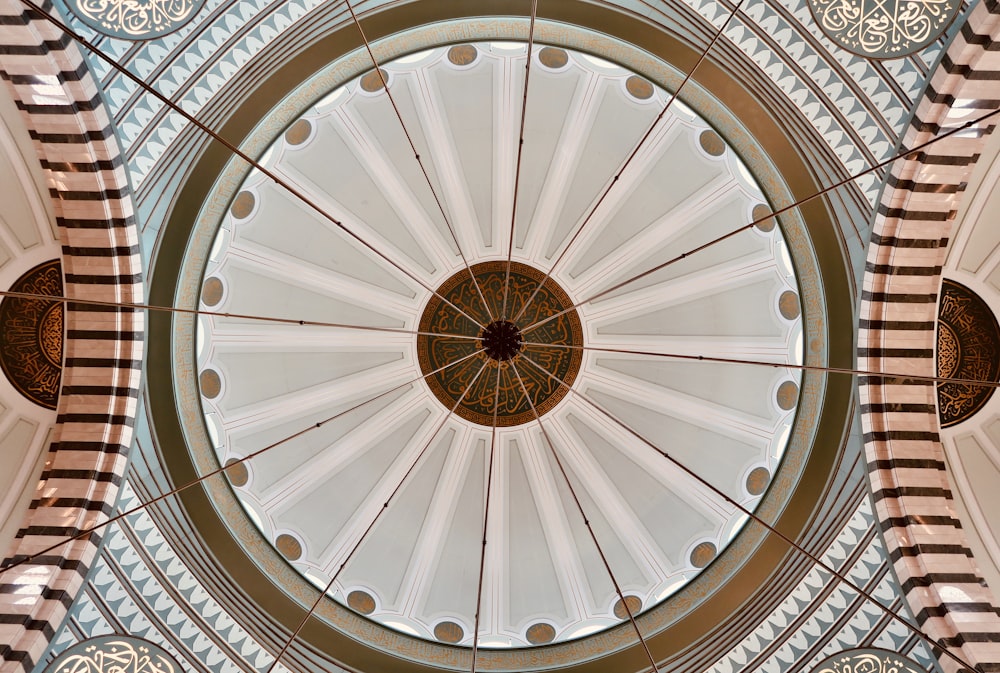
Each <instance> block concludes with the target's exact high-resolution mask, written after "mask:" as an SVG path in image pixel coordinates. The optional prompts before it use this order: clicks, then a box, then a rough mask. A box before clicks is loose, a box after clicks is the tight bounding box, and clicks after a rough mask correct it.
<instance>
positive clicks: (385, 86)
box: [344, 0, 494, 322]
mask: <svg viewBox="0 0 1000 673" xmlns="http://www.w3.org/2000/svg"><path fill="white" fill-rule="evenodd" d="M344 3H345V4H346V5H347V11H349V12H350V13H351V18H352V19H353V20H354V25H355V26H357V27H358V33H360V34H361V40H362V42H364V43H365V50H366V51H367V52H368V57H369V58H370V59H371V61H372V65H374V66H375V73H376V74H377V75H378V78H379V81H380V82H382V90H383V91H385V95H386V96H387V97H388V98H389V103H391V104H392V110H393V112H395V113H396V119H398V120H399V125H400V126H401V127H402V129H403V135H405V136H406V141H407V142H408V143H409V144H410V150H412V151H413V157H414V158H415V159H416V160H417V164H418V165H419V166H420V172H421V173H423V174H424V180H426V181H427V186H428V187H429V188H430V190H431V196H433V197H434V202H435V203H436V204H437V207H438V210H440V211H441V217H442V218H444V223H445V225H446V226H447V227H448V232H449V233H450V234H451V238H452V240H453V241H455V247H456V248H458V254H459V255H460V256H461V257H462V263H463V264H464V265H465V270H466V271H468V272H469V278H471V279H472V284H473V285H474V286H475V287H476V292H477V293H479V299H480V300H481V301H482V302H483V307H484V308H485V309H486V315H488V316H489V317H490V322H492V321H493V320H494V318H493V311H491V310H490V305H489V304H488V303H487V302H486V297H485V296H483V290H482V288H480V287H479V281H478V280H476V276H475V274H473V273H472V267H471V266H469V260H468V259H466V257H465V253H464V252H462V244H461V243H459V242H458V234H456V233H455V229H454V227H452V226H451V220H449V219H448V214H447V213H446V212H445V210H444V204H443V203H442V202H441V199H440V197H438V194H437V190H435V189H434V185H433V184H432V183H431V176H430V174H429V173H428V172H427V168H426V167H425V166H424V162H423V160H422V159H421V158H420V152H418V151H417V146H416V145H415V144H414V142H413V138H412V137H411V136H410V131H409V130H408V129H407V128H406V124H405V123H403V115H402V114H400V112H399V107H398V106H397V105H396V99H395V98H393V96H392V92H391V91H389V83H388V82H386V81H385V75H383V74H382V68H381V66H379V63H378V61H377V60H376V59H375V53H374V52H372V47H371V44H369V42H368V36H367V35H365V29H364V28H362V27H361V22H360V21H358V17H357V15H356V14H355V13H354V7H352V6H351V0H344Z"/></svg>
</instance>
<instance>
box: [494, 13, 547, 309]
mask: <svg viewBox="0 0 1000 673" xmlns="http://www.w3.org/2000/svg"><path fill="white" fill-rule="evenodd" d="M537 15H538V0H531V19H530V22H529V24H528V57H527V58H526V59H525V61H524V92H523V93H522V95H521V122H520V123H521V130H520V131H519V132H518V140H517V163H516V165H515V168H514V199H513V203H512V205H511V208H510V241H509V242H508V244H507V275H506V276H505V278H504V282H503V308H502V309H501V311H500V318H501V319H502V320H506V319H507V299H508V297H509V296H510V265H511V259H512V258H513V256H514V223H515V222H516V221H517V195H518V191H519V190H518V186H519V185H520V184H521V157H522V156H523V153H524V121H525V116H526V115H527V112H528V82H529V81H530V78H531V53H532V49H533V47H534V45H535V17H536V16H537Z"/></svg>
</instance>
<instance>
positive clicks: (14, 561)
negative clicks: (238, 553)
mask: <svg viewBox="0 0 1000 673" xmlns="http://www.w3.org/2000/svg"><path fill="white" fill-rule="evenodd" d="M479 353H480V351H479V350H476V351H473V352H472V353H469V354H468V355H466V356H464V357H462V358H460V359H458V360H455V361H454V362H449V363H448V364H446V365H442V366H441V367H438V368H437V369H435V370H434V371H431V372H427V373H426V374H421V375H420V376H417V377H415V378H413V379H409V380H407V381H404V382H403V383H400V384H399V385H397V386H393V387H392V388H389V389H388V390H386V391H384V392H381V393H379V394H378V395H376V396H375V397H372V398H369V399H367V400H365V401H364V402H359V403H358V404H356V405H354V406H352V407H350V408H349V409H345V410H344V411H341V412H338V413H336V414H334V415H332V416H329V417H327V418H325V419H323V420H321V421H317V422H316V423H312V424H310V425H309V426H308V427H305V428H303V429H302V430H299V431H298V432H295V433H292V434H291V435H288V436H287V437H284V438H283V439H279V440H278V441H276V442H273V443H271V444H268V445H267V446H265V447H263V448H260V449H257V450H256V451H253V452H251V453H248V454H247V455H245V456H243V457H242V458H237V459H234V460H233V461H232V462H231V463H229V464H228V465H223V466H221V467H218V468H216V469H214V470H211V471H209V472H206V473H205V474H203V475H201V476H199V477H197V478H195V479H192V480H190V481H188V482H186V483H184V484H181V485H180V486H178V487H176V488H173V489H171V490H169V491H167V492H166V493H162V494H160V495H158V496H156V497H155V498H153V499H152V500H148V501H146V502H144V503H142V504H140V505H136V506H135V507H131V508H129V509H127V510H125V511H124V512H121V513H119V514H116V515H115V516H112V517H109V518H108V519H106V520H104V521H102V522H101V523H99V524H96V525H94V526H91V527H89V528H86V529H84V530H81V531H78V532H77V533H75V534H74V535H72V536H71V537H67V538H66V539H64V540H60V541H59V542H55V543H53V544H50V545H49V546H48V547H45V548H44V549H41V550H39V551H37V552H34V553H33V554H28V555H26V556H23V557H19V556H13V557H11V558H10V561H11V563H10V564H9V565H6V566H0V576H2V575H3V574H4V573H6V572H7V571H9V570H13V569H14V568H17V567H18V566H21V565H24V564H26V563H30V562H31V561H33V560H34V559H36V558H39V557H40V556H44V555H45V554H48V553H49V552H50V551H53V550H55V549H58V548H59V547H61V546H63V545H65V544H69V543H70V542H73V541H75V540H79V539H81V538H84V537H87V536H88V535H90V534H91V533H94V532H96V531H98V530H101V529H102V528H104V527H106V526H110V525H111V524H113V523H115V522H117V521H121V520H122V519H124V518H126V517H128V516H131V515H133V514H136V513H137V512H141V511H142V510H144V509H146V508H147V507H149V506H151V505H155V504H156V503H158V502H161V501H163V500H166V499H167V498H169V497H170V496H173V495H177V494H178V493H180V492H182V491H185V490H187V489H189V488H191V487H192V486H196V485H198V484H200V483H202V482H203V481H206V480H207V479H210V478H212V477H214V476H216V475H219V474H222V473H223V472H225V471H226V470H229V469H231V468H232V467H234V466H236V465H239V464H242V463H245V462H247V461H249V460H252V459H253V458H256V457H257V456H260V455H261V454H263V453H266V452H268V451H270V450H272V449H274V448H276V447H278V446H281V445H282V444H285V443H287V442H290V441H291V440H293V439H296V438H298V437H301V436H302V435H304V434H306V433H307V432H310V431H312V430H315V429H317V428H321V427H323V426H324V425H326V424H327V423H330V422H332V421H335V420H337V419H338V418H340V417H342V416H344V415H346V414H349V413H351V412H352V411H357V410H358V409H360V408H361V407H363V406H365V405H366V404H370V403H372V402H374V401H376V400H379V399H381V398H383V397H385V396H386V395H390V394H392V393H394V392H396V391H398V390H402V389H403V388H406V387H407V386H410V385H413V384H414V383H416V382H417V381H419V380H421V379H423V378H426V377H428V376H434V375H435V374H439V373H441V372H443V371H445V370H446V369H448V368H449V367H454V366H455V365H457V364H460V363H462V362H465V361H466V360H468V359H470V358H473V357H475V356H476V355H479ZM5 560H6V559H5Z"/></svg>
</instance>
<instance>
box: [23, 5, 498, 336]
mask: <svg viewBox="0 0 1000 673" xmlns="http://www.w3.org/2000/svg"><path fill="white" fill-rule="evenodd" d="M21 2H22V3H23V4H24V5H25V6H26V7H28V9H29V10H32V11H34V12H36V13H37V14H38V15H39V16H41V17H42V18H44V19H45V20H46V21H48V22H49V23H51V24H52V25H53V26H56V27H57V28H59V29H60V30H61V31H63V32H64V33H65V34H66V35H68V36H69V37H71V38H72V39H73V40H75V41H76V42H79V43H80V44H81V45H83V46H84V47H86V48H87V50H88V51H90V52H91V53H93V54H94V56H96V57H97V58H99V59H100V60H102V61H104V62H105V63H107V64H108V65H110V66H111V67H112V68H113V69H114V70H116V71H117V72H119V73H120V74H121V75H122V76H124V77H125V78H127V79H128V80H130V81H132V82H133V83H134V84H136V85H137V86H139V87H140V88H141V89H142V90H143V91H145V92H146V93H148V94H149V95H151V96H153V97H154V98H156V99H157V100H158V101H160V102H161V103H163V104H164V105H166V106H167V107H169V108H170V109H171V110H173V111H174V112H176V113H177V114H179V115H180V116H182V117H184V119H186V120H187V121H189V122H190V123H191V124H193V125H194V126H195V127H196V128H197V129H199V130H200V131H202V132H203V133H205V134H207V135H208V136H209V137H210V138H212V139H213V140H215V141H216V142H218V143H219V144H221V145H222V146H223V147H225V148H226V149H228V150H229V151H230V152H232V153H233V154H234V155H235V156H238V157H239V158H240V159H242V160H243V161H245V162H247V163H248V164H249V165H250V166H252V167H253V168H256V169H257V170H258V171H260V172H261V173H263V174H264V175H266V176H267V177H269V178H270V179H271V180H273V181H274V182H275V184H277V185H280V186H281V187H283V188H284V189H285V190H286V191H288V193H289V194H291V195H292V196H294V197H295V198H296V199H298V200H299V201H301V202H302V203H304V204H305V205H306V206H308V207H309V208H310V209H311V210H313V211H314V212H315V213H317V214H318V215H319V216H320V217H322V218H323V219H325V220H327V221H328V222H330V223H331V224H333V225H334V226H336V227H337V228H339V229H340V230H341V231H343V232H344V233H345V234H347V235H348V236H350V237H351V238H353V239H354V240H355V241H357V242H358V243H359V244H360V245H362V246H364V247H365V248H367V249H368V250H371V251H372V252H373V253H375V254H376V255H378V256H379V257H380V258H381V259H383V260H384V261H385V262H387V263H388V264H389V265H391V266H392V267H393V268H395V269H396V270H397V271H399V272H400V273H402V274H403V275H405V276H406V277H407V278H409V279H410V280H412V281H413V282H415V283H417V284H418V285H419V286H420V287H422V288H424V289H425V290H427V291H428V292H430V293H432V294H434V295H435V296H436V297H438V298H439V299H441V300H442V301H443V302H445V303H446V304H448V305H449V306H451V307H452V308H454V309H455V310H456V311H458V312H459V313H460V314H462V315H463V316H465V317H466V318H468V319H469V320H471V321H472V322H474V323H475V324H476V325H478V326H479V327H485V325H483V324H482V323H481V322H479V321H478V320H476V319H475V318H473V317H472V316H471V315H469V314H468V313H466V312H465V311H463V310H462V309H460V308H459V307H458V306H455V305H454V304H453V303H451V302H450V301H449V300H448V299H447V298H445V297H442V296H441V295H440V294H438V292H437V290H435V289H434V288H432V287H431V286H429V285H427V284H426V283H424V281H422V280H421V279H420V278H418V277H417V276H416V274H414V273H411V272H410V271H407V270H406V268H404V267H403V266H402V265H401V264H399V263H398V262H395V261H393V260H392V259H390V258H389V256H388V255H386V254H385V253H383V252H382V251H380V250H379V249H378V248H376V247H375V246H374V245H372V244H371V243H369V242H368V241H366V240H365V239H364V238H362V237H361V235H360V234H358V233H356V232H354V231H353V230H352V229H350V228H349V227H348V226H347V225H345V224H344V223H343V222H341V221H340V220H338V219H337V218H336V217H334V216H333V215H331V214H329V213H327V212H326V211H325V210H323V209H322V208H320V207H319V205H317V204H316V202H314V201H313V200H312V199H310V198H309V197H308V196H307V195H306V194H305V193H304V192H302V191H300V190H299V189H298V188H297V187H295V186H294V185H292V184H291V183H289V182H286V181H285V180H283V179H282V178H281V177H279V176H278V175H277V174H276V173H274V172H273V171H271V170H270V169H269V168H266V167H265V166H263V165H261V164H260V163H259V162H257V161H256V160H255V159H252V158H250V156H249V155H248V154H246V153H245V152H243V151H242V150H241V149H239V148H238V147H236V145H233V144H232V143H231V142H229V141H228V140H226V139H225V138H223V137H222V136H220V135H219V134H218V133H216V132H215V131H213V130H212V129H210V128H208V127H207V126H205V125H204V124H203V123H201V122H200V121H198V120H197V119H196V118H195V117H194V115H192V114H191V113H189V112H187V111H186V110H184V108H182V107H181V106H180V105H177V104H176V103H174V102H173V101H171V100H170V99H169V98H167V97H166V96H164V95H163V94H161V93H160V92H159V91H157V90H156V89H154V88H153V87H152V86H150V85H149V84H147V83H146V82H144V81H143V80H142V79H141V78H140V77H139V76H138V75H135V74H133V73H132V72H131V71H130V70H129V69H128V68H126V67H125V66H123V65H121V64H120V63H118V62H117V61H115V60H114V59H113V58H111V57H110V56H108V55H106V54H105V53H104V52H102V51H101V50H100V49H98V48H97V47H96V46H94V45H93V44H92V43H90V42H89V41H88V40H86V39H85V38H84V37H83V36H81V35H79V34H77V33H75V32H73V30H71V29H70V28H69V26H67V25H66V24H64V23H62V22H61V21H59V20H58V19H57V18H55V17H54V16H52V15H50V14H48V13H47V12H45V11H43V10H42V8H41V7H39V6H38V5H36V4H35V3H34V2H32V0H21Z"/></svg>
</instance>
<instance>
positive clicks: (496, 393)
mask: <svg viewBox="0 0 1000 673" xmlns="http://www.w3.org/2000/svg"><path fill="white" fill-rule="evenodd" d="M499 411H500V363H499V362H498V363H497V382H496V387H495V388H494V389H493V431H492V433H491V436H490V465H489V468H487V472H486V503H485V511H484V513H483V549H482V551H481V552H480V553H479V583H478V584H477V587H478V588H477V589H476V617H475V624H474V626H473V627H472V668H471V669H470V671H469V673H476V657H477V655H478V654H479V615H480V613H481V611H482V608H483V572H484V571H485V569H486V530H487V527H488V526H489V523H490V492H491V489H492V487H493V458H494V456H495V455H496V445H497V416H498V415H499Z"/></svg>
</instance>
